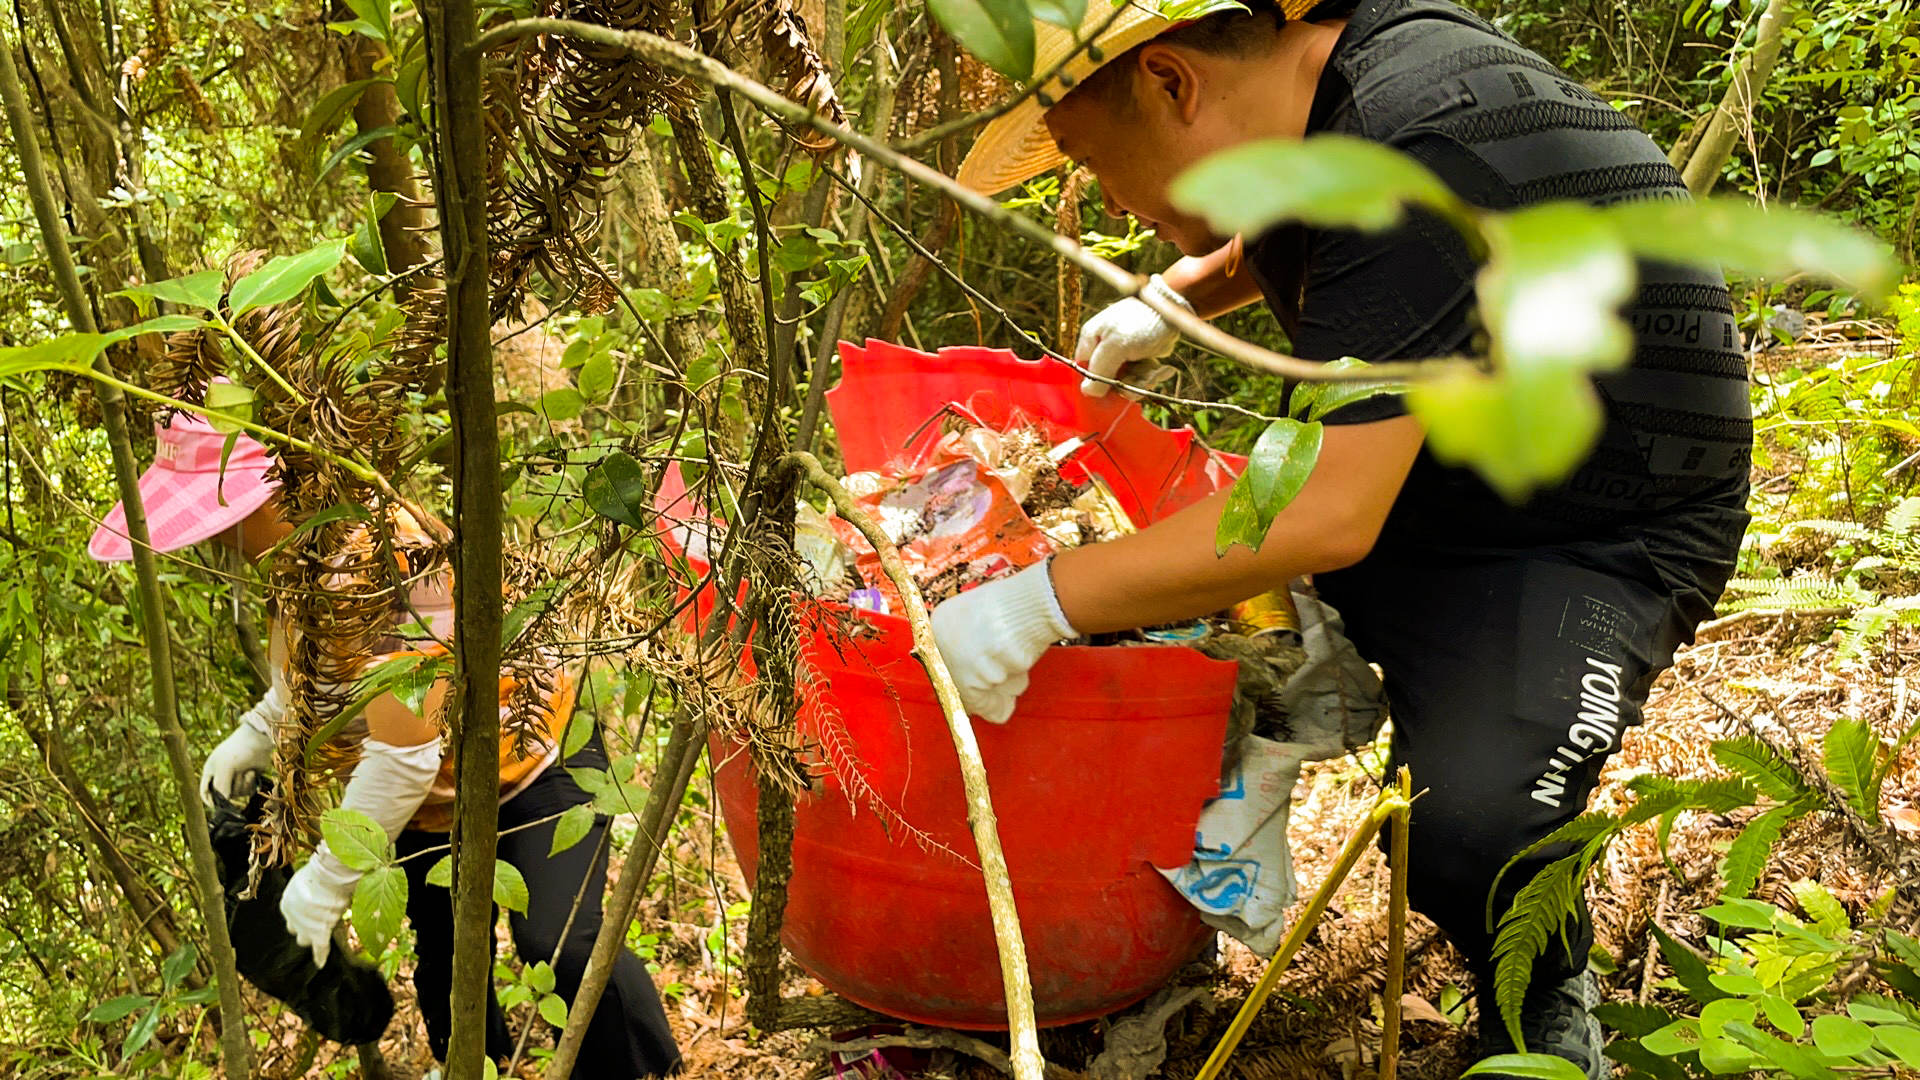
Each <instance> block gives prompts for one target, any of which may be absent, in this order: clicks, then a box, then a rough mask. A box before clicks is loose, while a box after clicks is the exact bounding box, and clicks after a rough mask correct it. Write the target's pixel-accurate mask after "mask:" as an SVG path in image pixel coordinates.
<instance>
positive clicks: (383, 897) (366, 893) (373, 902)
mask: <svg viewBox="0 0 1920 1080" xmlns="http://www.w3.org/2000/svg"><path fill="white" fill-rule="evenodd" d="M406 915H407V872H406V871H405V870H402V869H401V868H399V867H398V866H383V867H381V868H379V869H378V870H375V871H373V872H371V873H369V874H366V875H364V876H362V877H361V878H360V883H359V884H358V885H355V886H354V889H353V929H354V932H355V933H357V934H359V935H360V941H361V943H362V944H364V945H365V946H366V947H367V949H368V950H369V951H370V952H372V953H373V954H374V955H375V956H379V955H380V954H381V953H383V952H385V951H386V948H387V942H389V941H392V940H393V939H394V938H395V937H396V936H397V935H398V934H399V933H400V922H401V920H403V919H405V918H406Z"/></svg>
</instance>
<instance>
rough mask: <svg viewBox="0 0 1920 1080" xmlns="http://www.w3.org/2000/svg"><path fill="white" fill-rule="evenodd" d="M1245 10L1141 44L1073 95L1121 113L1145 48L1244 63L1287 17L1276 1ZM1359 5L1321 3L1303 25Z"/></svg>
mask: <svg viewBox="0 0 1920 1080" xmlns="http://www.w3.org/2000/svg"><path fill="white" fill-rule="evenodd" d="M1241 2H1242V3H1243V4H1245V5H1246V10H1232V9H1229V10H1226V11H1216V12H1214V13H1213V14H1211V15H1207V16H1204V17H1202V18H1199V19H1195V20H1193V21H1192V22H1190V23H1187V24H1186V25H1185V26H1179V27H1175V28H1174V29H1172V30H1168V31H1165V32H1164V33H1162V34H1160V35H1159V36H1157V37H1154V38H1152V39H1150V40H1148V41H1143V42H1141V43H1140V44H1138V45H1135V46H1134V47H1133V48H1131V49H1129V50H1127V51H1126V52H1124V53H1122V54H1120V55H1119V56H1116V57H1114V58H1113V59H1112V60H1110V61H1108V62H1107V63H1105V64H1102V65H1100V67H1098V68H1096V69H1094V72H1093V74H1091V75H1089V76H1087V77H1086V79H1084V80H1083V81H1082V82H1081V83H1080V85H1079V86H1076V87H1074V89H1073V90H1072V91H1071V92H1070V94H1069V96H1072V95H1073V94H1090V95H1092V96H1094V97H1097V98H1100V99H1101V100H1102V102H1103V103H1105V104H1106V105H1107V106H1108V107H1109V108H1112V109H1115V110H1126V109H1130V108H1132V106H1133V77H1132V72H1133V69H1134V67H1135V63H1134V60H1135V58H1136V57H1137V56H1138V55H1139V52H1140V50H1141V49H1144V48H1146V47H1147V46H1148V45H1151V44H1154V43H1156V42H1157V43H1160V44H1163V45H1183V46H1185V47H1187V48H1189V49H1193V50H1195V51H1197V52H1202V53H1206V54H1207V55H1209V56H1230V57H1233V58H1235V59H1244V58H1246V57H1248V56H1251V55H1253V54H1254V53H1255V52H1256V51H1258V50H1259V49H1260V48H1262V47H1263V46H1265V45H1266V43H1267V42H1268V41H1270V40H1272V37H1273V35H1274V34H1275V33H1277V32H1278V31H1279V29H1280V27H1282V26H1283V25H1285V24H1286V21H1287V16H1286V13H1285V12H1283V11H1281V10H1280V5H1279V4H1278V3H1276V2H1275V0H1241ZM1359 6H1360V0H1322V2H1321V3H1319V4H1316V5H1314V6H1313V8H1312V9H1310V10H1309V11H1308V12H1307V14H1306V16H1305V17H1304V18H1303V19H1302V20H1301V21H1303V22H1318V21H1319V20H1321V19H1335V18H1339V17H1341V16H1344V15H1351V14H1353V11H1354V9H1355V8H1357V7H1359Z"/></svg>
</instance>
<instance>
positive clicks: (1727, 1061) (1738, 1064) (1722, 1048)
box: [1700, 1035, 1760, 1076]
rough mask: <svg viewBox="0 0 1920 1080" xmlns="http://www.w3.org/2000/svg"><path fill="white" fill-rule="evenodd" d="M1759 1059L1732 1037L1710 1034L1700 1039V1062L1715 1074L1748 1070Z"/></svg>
mask: <svg viewBox="0 0 1920 1080" xmlns="http://www.w3.org/2000/svg"><path fill="white" fill-rule="evenodd" d="M1759 1060H1760V1059H1759V1057H1758V1056H1757V1055H1755V1054H1754V1053H1753V1052H1752V1051H1751V1050H1748V1049H1746V1048H1745V1047H1742V1046H1741V1045H1740V1044H1738V1043H1736V1042H1734V1041H1733V1040H1732V1039H1728V1038H1725V1037H1723V1036H1719V1035H1712V1036H1705V1037H1703V1038H1701V1040H1700V1064H1702V1065H1704V1066H1706V1069H1707V1071H1708V1072H1710V1073H1713V1074H1714V1075H1716V1076H1725V1075H1727V1074H1729V1073H1742V1072H1748V1071H1750V1070H1751V1069H1752V1068H1753V1067H1754V1066H1755V1065H1756V1064H1757V1063H1758V1062H1759Z"/></svg>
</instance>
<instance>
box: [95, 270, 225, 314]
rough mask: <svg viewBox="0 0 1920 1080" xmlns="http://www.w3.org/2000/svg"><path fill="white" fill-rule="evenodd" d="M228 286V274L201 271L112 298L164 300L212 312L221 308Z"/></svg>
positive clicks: (132, 288) (133, 288) (132, 287)
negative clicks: (224, 291)
mask: <svg viewBox="0 0 1920 1080" xmlns="http://www.w3.org/2000/svg"><path fill="white" fill-rule="evenodd" d="M226 284H227V275H226V273H225V271H221V270H202V271H200V272H199V273H197V274H188V275H186V276H185V277H177V278H168V279H167V280H165V281H155V282H151V283H149V284H146V285H129V286H127V287H126V288H124V289H121V290H120V291H119V292H117V293H114V294H113V295H115V296H128V297H132V298H133V299H134V300H136V301H140V300H146V299H152V300H164V301H166V302H167V303H169V304H181V305H183V306H186V307H191V308H198V309H200V310H201V311H212V310H213V309H214V308H217V307H219V306H220V293H221V291H222V290H223V289H225V288H226Z"/></svg>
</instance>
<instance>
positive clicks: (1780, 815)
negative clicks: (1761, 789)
mask: <svg viewBox="0 0 1920 1080" xmlns="http://www.w3.org/2000/svg"><path fill="white" fill-rule="evenodd" d="M1791 811H1792V807H1788V806H1776V807H1774V808H1773V809H1771V810H1769V811H1767V812H1766V813H1764V814H1761V815H1760V816H1759V817H1757V818H1754V819H1753V820H1752V821H1749V822H1747V827H1746V828H1744V829H1742V830H1740V835H1739V836H1736V837H1734V840H1733V845H1732V846H1731V847H1729V848H1727V854H1726V857H1725V858H1724V859H1722V860H1720V878H1721V880H1723V881H1725V882H1726V888H1725V889H1723V890H1722V891H1721V895H1722V896H1730V897H1733V898H1735V899H1739V898H1742V897H1745V896H1746V895H1747V894H1748V893H1750V892H1752V891H1753V887H1754V886H1755V885H1758V884H1760V875H1761V874H1763V873H1765V872H1766V869H1767V859H1768V857H1769V856H1771V855H1772V854H1773V845H1774V842H1775V841H1777V840H1779V839H1780V833H1781V830H1783V829H1785V828H1786V827H1787V821H1788V820H1789V819H1790V817H1791Z"/></svg>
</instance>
